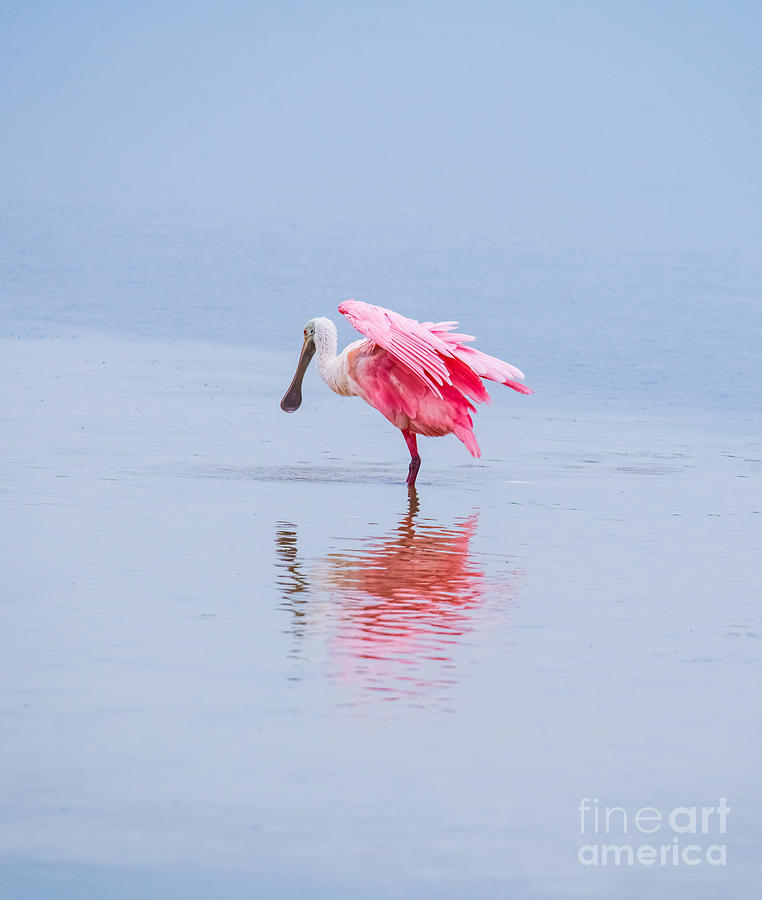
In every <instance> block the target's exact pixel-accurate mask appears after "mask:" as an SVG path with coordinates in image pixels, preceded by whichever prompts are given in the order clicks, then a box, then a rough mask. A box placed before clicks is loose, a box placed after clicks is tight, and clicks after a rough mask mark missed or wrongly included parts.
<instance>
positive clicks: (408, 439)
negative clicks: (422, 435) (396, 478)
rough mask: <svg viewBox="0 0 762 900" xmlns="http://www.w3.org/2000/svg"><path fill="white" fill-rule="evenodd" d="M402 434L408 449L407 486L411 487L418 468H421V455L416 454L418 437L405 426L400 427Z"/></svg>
mask: <svg viewBox="0 0 762 900" xmlns="http://www.w3.org/2000/svg"><path fill="white" fill-rule="evenodd" d="M402 436H403V437H404V438H405V443H406V444H407V449H408V450H409V451H410V468H409V469H408V473H407V483H408V487H412V486H413V485H414V484H415V479H416V478H417V477H418V470H419V469H420V468H421V457H420V456H419V455H418V439H417V438H416V436H415V435H414V434H413V432H412V431H409V430H408V429H407V428H403V429H402Z"/></svg>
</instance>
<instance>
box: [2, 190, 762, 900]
mask: <svg viewBox="0 0 762 900" xmlns="http://www.w3.org/2000/svg"><path fill="white" fill-rule="evenodd" d="M61 215H62V214H61V212H60V211H56V210H52V211H51V210H48V211H47V212H45V213H43V212H40V211H39V210H37V211H35V212H34V213H32V212H30V211H28V210H27V211H24V210H21V209H18V208H14V209H6V210H5V211H4V216H5V221H6V224H8V223H10V224H11V225H12V226H13V227H12V228H11V229H10V233H11V235H12V240H11V242H10V243H7V244H5V245H4V249H3V251H2V253H3V264H4V267H5V269H6V272H7V276H8V277H7V278H6V280H5V284H4V288H3V293H4V299H3V306H2V330H3V335H4V336H3V337H2V341H1V343H2V359H3V385H4V387H3V398H4V404H5V409H6V437H5V440H4V443H3V447H2V449H0V456H1V458H2V462H3V468H4V470H5V471H6V473H7V477H6V480H5V483H4V485H3V487H2V489H1V494H0V496H1V497H2V501H3V540H2V555H3V560H2V571H3V585H4V591H3V602H2V606H1V607H0V613H1V614H2V619H3V622H2V637H0V644H1V645H2V654H3V660H4V664H3V671H4V678H3V687H2V690H1V691H0V715H2V718H3V722H4V733H5V735H6V739H5V740H4V741H3V747H2V750H1V751H0V752H1V753H2V767H1V770H0V771H1V773H2V774H1V775H0V778H2V782H3V785H2V796H3V800H2V804H0V806H1V807H2V817H0V847H2V850H0V856H1V857H2V861H3V865H2V866H1V867H0V886H2V888H3V896H8V897H12V898H38V897H47V896H52V895H55V896H58V897H62V898H68V897H71V898H74V897H77V898H79V897H93V898H95V897H99V898H100V897H103V896H110V897H115V898H136V897H141V898H144V897H152V896H156V897H162V898H164V897H178V898H179V897H183V898H186V897H199V898H202V897H203V898H206V897H216V896H226V897H252V896H266V897H273V898H275V897H301V896H305V895H307V894H309V895H310V896H319V897H326V898H329V897H330V898H336V897H358V896H362V897H369V898H375V897H378V898H389V897H400V898H401V897H409V896H422V897H432V898H438V897H453V898H455V897H464V896H469V897H496V896H499V897H503V896H526V897H543V898H569V897H612V896H616V897H639V896H644V895H646V894H647V895H648V896H650V897H665V898H666V897H670V898H682V897H686V898H687V897H689V896H690V897H700V898H703V897H706V898H709V897H715V896H733V897H738V898H742V897H749V898H751V897H752V896H756V895H755V890H756V886H755V885H756V882H755V881H754V879H753V878H752V872H753V867H754V864H755V862H756V854H757V848H758V844H759V839H760V827H759V821H760V811H761V810H762V794H761V793H760V787H759V778H758V771H759V769H758V766H759V764H758V747H759V740H760V726H759V717H758V714H757V709H758V706H759V695H758V685H759V678H760V650H759V642H760V635H761V634H762V626H761V625H760V621H759V611H758V602H757V600H758V574H759V572H758V560H759V558H760V557H759V553H760V550H761V549H762V548H761V547H760V533H762V532H760V514H761V512H760V510H761V509H762V507H761V506H760V500H759V479H760V470H761V468H762V466H761V463H760V460H761V459H762V448H761V447H760V440H759V432H758V429H757V428H756V427H755V422H756V421H757V416H758V411H759V400H760V385H759V380H758V378H756V376H755V374H754V371H753V365H754V356H753V354H752V353H751V342H752V340H753V337H752V336H753V334H754V330H755V329H757V328H758V326H759V321H760V297H759V291H758V287H755V286H754V284H755V282H754V279H753V267H752V266H751V265H750V264H748V263H744V264H742V263H734V261H733V260H730V259H727V258H726V259H724V260H717V259H709V258H693V259H689V258H685V257H681V258H677V257H671V258H655V257H652V258H646V257H642V256H641V257H639V258H637V259H636V258H635V257H633V256H631V255H629V256H628V255H622V254H620V255H616V254H613V253H612V252H604V251H603V250H593V249H590V248H587V249H585V250H584V251H574V252H573V251H571V250H569V249H568V248H567V249H564V248H558V247H555V248H550V247H541V248H538V247H531V246H529V245H527V244H526V243H525V242H524V243H522V241H521V240H519V239H517V238H516V237H515V236H514V237H512V238H511V239H510V240H509V239H508V238H505V239H503V238H501V237H495V236H494V235H492V236H487V237H485V236H484V235H479V234H474V233H463V232H458V230H457V229H454V228H453V229H450V230H449V231H448V230H444V229H442V230H441V232H440V233H437V234H435V235H431V234H429V233H425V232H421V231H418V230H416V228H415V227H414V225H412V224H411V223H409V222H408V223H401V224H399V227H397V228H394V229H393V228H389V229H386V230H383V229H378V228H376V229H375V230H372V229H365V230H362V229H361V230H360V231H357V230H355V231H354V232H351V233H350V237H349V239H347V238H346V235H345V234H344V233H342V232H341V231H340V230H339V229H338V228H333V227H329V226H326V227H325V228H322V229H320V230H315V231H310V230H309V229H307V230H306V231H305V229H304V228H296V227H293V228H291V229H290V230H289V229H288V228H285V227H284V226H283V225H282V224H279V225H272V226H271V227H268V228H261V229H253V228H251V227H245V228H244V227H242V226H241V227H238V228H233V227H232V226H230V227H228V230H225V229H224V228H222V227H221V228H219V229H214V228H211V227H208V228H202V227H201V226H197V227H195V226H194V227H191V226H189V225H187V223H186V224H177V222H174V221H172V220H171V217H167V218H164V219H162V220H160V221H157V220H156V219H146V220H140V219H139V218H135V217H133V218H132V219H129V218H128V219H125V220H122V221H110V220H105V219H104V218H102V217H99V216H97V215H95V214H93V215H92V216H91V217H90V218H80V219H77V220H74V221H73V222H72V223H71V227H70V228H68V229H66V230H62V229H59V227H58V224H59V222H60V216H61ZM339 247H343V248H344V250H343V253H339V252H338V248H339ZM349 295H357V296H359V297H362V298H363V299H367V300H370V301H377V302H381V303H388V304H389V305H391V306H396V307H397V308H399V309H400V310H402V311H403V312H408V313H411V314H416V313H417V314H420V316H421V318H429V317H432V316H434V317H438V318H442V317H444V318H448V317H459V318H461V320H462V321H463V323H464V325H465V326H466V330H467V331H474V332H476V333H477V334H478V335H480V345H481V346H483V347H484V348H485V349H486V350H490V351H492V352H494V353H499V352H502V353H504V355H505V356H506V357H507V358H508V359H510V360H511V361H512V362H514V363H516V364H518V365H520V366H521V367H522V368H524V369H525V370H526V372H527V375H528V382H529V383H530V384H531V385H532V386H533V387H535V388H536V389H537V394H536V395H535V396H534V397H531V398H520V397H516V396H508V393H509V392H504V393H503V394H499V393H497V392H494V393H495V402H494V404H493V406H492V407H490V408H487V409H484V410H483V412H482V413H481V414H480V417H479V422H478V426H477V434H478V437H479V441H480V443H481V445H482V448H483V450H484V456H483V457H482V459H481V460H471V459H470V458H469V457H468V456H467V454H466V453H465V451H464V450H463V448H462V447H461V446H460V445H459V444H458V443H457V442H456V441H455V440H454V439H447V440H441V441H439V440H438V441H434V440H430V441H425V442H424V444H423V449H422V453H423V468H422V470H421V475H420V477H419V483H418V489H417V491H414V492H412V493H408V491H407V489H406V488H405V485H404V476H405V474H406V470H407V461H406V450H405V447H404V443H403V442H402V440H401V438H400V436H399V435H398V434H397V433H396V432H395V431H394V429H392V428H390V427H389V426H388V425H387V423H385V421H384V420H383V419H381V417H380V416H378V414H376V413H375V412H374V411H373V410H371V409H369V408H367V407H364V406H363V405H362V404H361V403H360V401H355V400H346V399H343V398H338V397H335V396H333V395H331V394H330V393H329V392H328V391H327V390H326V389H325V388H324V386H323V385H322V384H320V383H319V380H318V378H317V376H316V374H315V373H314V372H312V373H310V374H309V376H308V378H307V380H306V383H305V404H304V406H303V408H302V409H301V410H300V411H299V413H298V414H296V415H294V416H285V415H283V414H282V413H281V412H280V410H279V409H278V406H277V403H278V399H279V397H280V395H281V394H282V392H283V390H284V389H285V387H286V385H287V384H288V381H289V380H290V377H291V374H292V371H293V365H294V363H295V357H296V353H297V352H298V345H299V338H300V331H301V327H302V325H303V320H304V319H306V318H307V317H308V316H310V315H316V314H331V313H332V310H333V308H334V307H335V304H336V303H337V302H338V301H339V300H341V299H343V298H344V297H346V296H349ZM464 297H466V298H473V303H469V302H468V300H465V301H464V299H463V298H464ZM435 314H436V315H435ZM342 336H343V337H346V338H347V339H349V338H350V336H351V331H350V330H349V329H346V328H345V329H344V330H343V332H342ZM583 797H588V798H599V799H600V801H601V804H608V805H610V806H621V807H624V808H625V809H627V810H630V811H632V812H634V811H636V810H637V809H638V808H640V807H643V806H653V807H656V808H657V809H659V810H662V811H664V812H665V814H666V813H667V812H668V811H669V810H671V809H673V808H675V807H678V806H686V807H690V806H694V805H699V806H701V805H717V803H718V801H719V798H720V797H727V798H728V803H729V804H730V806H731V808H732V810H733V811H732V814H731V816H730V819H729V825H728V831H727V835H725V836H724V838H725V839H726V843H727V865H726V866H724V867H714V866H710V865H709V864H707V863H703V864H702V865H699V866H695V867H694V866H687V865H679V866H666V867H658V868H648V867H632V868H630V867H625V866H622V867H609V868H602V867H599V868H589V867H584V866H582V865H581V864H580V863H579V862H578V861H577V852H578V848H579V846H580V845H581V844H582V843H584V839H583V838H582V836H581V835H580V833H579V814H578V812H577V806H578V805H579V803H580V800H581V798H583ZM659 837H661V835H660V836H659ZM702 837H703V836H699V838H702ZM712 837H713V841H714V837H715V836H714V835H713V836H712ZM615 838H616V842H617V843H622V842H624V841H625V838H624V837H623V835H622V834H621V833H618V834H616V835H615ZM671 838H672V833H671V832H670V833H669V834H668V835H667V837H666V838H665V839H666V840H668V841H670V840H671ZM638 842H640V843H642V840H640V841H633V843H638ZM695 843H702V840H699V839H698V838H697V839H696V841H695Z"/></svg>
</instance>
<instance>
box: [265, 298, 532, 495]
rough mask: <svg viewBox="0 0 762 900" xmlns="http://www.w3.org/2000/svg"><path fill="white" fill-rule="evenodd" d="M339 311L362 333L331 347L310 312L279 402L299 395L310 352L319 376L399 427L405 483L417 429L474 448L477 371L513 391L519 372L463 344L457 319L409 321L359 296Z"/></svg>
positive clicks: (481, 396)
mask: <svg viewBox="0 0 762 900" xmlns="http://www.w3.org/2000/svg"><path fill="white" fill-rule="evenodd" d="M339 312H340V313H342V315H344V316H346V318H347V319H349V321H350V322H351V323H352V324H353V325H354V326H355V328H356V329H357V330H358V331H359V332H360V333H361V334H364V335H365V338H364V339H362V340H359V341H354V343H352V344H349V345H348V346H347V347H345V348H344V350H343V351H342V352H341V353H340V354H338V356H337V355H336V346H337V340H338V339H337V333H336V326H335V325H334V324H333V322H332V321H331V320H330V319H325V318H322V317H321V318H317V319H310V320H309V322H307V324H306V325H305V326H304V343H303V344H302V352H301V355H300V357H299V363H298V365H297V367H296V374H295V375H294V380H293V381H292V382H291V385H290V387H289V389H288V390H287V391H286V394H285V396H284V397H283V399H282V400H281V402H280V406H281V409H283V410H285V412H295V411H296V410H297V409H299V407H300V406H301V403H302V379H303V378H304V373H305V372H306V371H307V366H308V365H309V364H310V360H311V359H312V357H313V356H314V355H315V353H317V366H318V371H319V372H320V376H321V378H322V379H323V381H325V383H326V384H327V385H328V387H329V388H331V390H332V391H335V392H336V393H337V394H342V395H344V396H346V397H362V399H363V400H365V402H366V403H368V404H370V405H371V406H373V407H375V409H377V410H378V411H379V412H380V413H381V414H382V415H384V416H386V418H387V419H388V420H389V421H390V422H391V423H392V425H394V426H395V427H396V428H399V429H400V431H401V432H402V434H403V436H404V438H405V442H406V443H407V446H408V450H409V451H410V457H411V458H410V468H409V470H408V476H407V483H408V485H414V484H415V479H416V477H417V475H418V469H419V468H420V466H421V457H420V456H419V455H418V444H417V435H419V434H422V435H430V436H437V437H438V436H441V435H443V434H454V435H455V437H457V438H458V439H459V440H461V441H462V442H463V443H464V444H465V445H466V448H467V449H468V451H469V453H470V454H471V455H472V456H481V450H480V449H479V445H478V444H477V443H476V438H475V437H474V431H473V427H474V424H473V421H472V420H471V415H470V413H471V412H475V411H476V407H475V406H474V405H473V403H471V401H472V400H473V401H474V403H489V399H490V398H489V394H488V393H487V390H486V388H485V387H484V385H483V384H482V381H481V379H482V378H487V379H489V380H490V381H497V382H500V384H505V385H507V386H508V387H509V388H513V390H514V391H518V392H519V393H520V394H531V393H533V392H532V391H531V390H530V389H529V388H528V387H524V385H523V384H519V381H523V380H524V375H523V373H522V372H521V371H519V369H517V368H516V367H515V366H512V365H510V363H507V362H503V360H501V359H496V358H495V357H494V356H487V354H486V353H482V352H481V351H479V350H476V349H474V348H473V347H469V346H468V343H469V341H473V340H474V338H473V337H471V335H468V334H454V333H453V330H454V328H455V327H456V326H457V324H458V323H457V322H438V323H433V322H417V321H416V320H415V319H408V318H406V317H405V316H401V315H400V314H399V313H396V312H392V310H390V309H384V308H383V306H372V305H371V304H370V303H363V302H361V301H359V300H345V301H344V302H343V303H340V304H339Z"/></svg>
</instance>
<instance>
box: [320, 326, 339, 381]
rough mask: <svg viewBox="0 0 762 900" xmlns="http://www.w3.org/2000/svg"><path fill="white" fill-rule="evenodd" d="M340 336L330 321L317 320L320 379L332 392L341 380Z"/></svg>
mask: <svg viewBox="0 0 762 900" xmlns="http://www.w3.org/2000/svg"><path fill="white" fill-rule="evenodd" d="M338 342H339V338H338V334H337V333H336V326H335V325H334V324H333V322H332V321H331V320H330V319H316V320H315V357H316V361H317V369H318V372H319V373H320V377H321V378H322V379H323V381H324V382H325V383H326V384H327V385H328V387H329V388H331V390H333V391H335V390H336V389H337V387H338V382H339V380H340V379H341V376H342V374H343V373H342V372H340V371H339V369H340V368H343V367H342V366H339V358H338V357H337V356H336V349H337V347H338Z"/></svg>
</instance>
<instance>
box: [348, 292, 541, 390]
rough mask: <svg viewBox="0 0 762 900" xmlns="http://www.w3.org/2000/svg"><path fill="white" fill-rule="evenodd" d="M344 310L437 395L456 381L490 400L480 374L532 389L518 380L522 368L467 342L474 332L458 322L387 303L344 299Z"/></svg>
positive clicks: (483, 376) (458, 386)
mask: <svg viewBox="0 0 762 900" xmlns="http://www.w3.org/2000/svg"><path fill="white" fill-rule="evenodd" d="M339 312H340V313H341V314H342V315H344V316H346V318H347V319H349V321H350V322H351V323H352V324H353V325H354V327H355V328H356V329H357V330H358V331H359V332H360V333H361V334H364V335H365V336H366V337H367V338H370V340H372V341H373V342H374V343H376V344H378V345H379V346H380V347H383V348H384V350H386V351H387V353H390V354H391V355H392V356H393V357H394V358H395V359H397V360H398V361H399V362H401V363H403V365H405V366H406V367H407V368H408V369H410V371H411V372H412V373H413V374H414V376H415V377H416V378H417V379H418V380H419V381H421V382H422V383H423V384H425V385H426V386H427V387H428V388H429V389H430V390H431V391H432V392H433V393H434V394H435V395H436V396H437V397H441V396H442V390H441V389H442V387H443V386H444V385H448V386H452V387H454V388H456V389H457V390H459V391H461V392H462V393H463V394H465V395H466V396H467V397H470V398H471V399H472V400H475V401H477V402H483V403H484V402H486V403H489V395H488V394H487V392H486V390H485V389H484V385H483V384H482V383H481V381H480V379H481V378H487V379H489V380H490V381H498V382H500V383H501V384H505V385H507V386H508V387H510V388H513V390H515V391H518V392H519V393H520V394H531V393H532V391H531V390H530V389H529V388H527V387H524V385H523V384H518V382H517V380H523V379H524V375H523V373H522V372H521V371H520V370H519V369H517V368H516V367H515V366H512V365H510V363H507V362H503V360H501V359H497V358H496V357H494V356H488V355H487V354H486V353H482V352H481V351H479V350H476V349H475V348H473V347H469V346H466V345H467V344H468V343H469V342H470V341H473V340H474V338H473V337H471V335H468V334H453V333H452V331H453V329H454V328H455V327H456V326H457V324H458V323H457V322H439V323H436V324H434V323H432V322H417V321H416V320H415V319H408V318H407V317H406V316H401V315H400V314H399V313H396V312H393V311H392V310H390V309H384V307H383V306H373V305H372V304H370V303H364V302H362V301H361V300H345V301H344V302H343V303H341V304H339Z"/></svg>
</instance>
